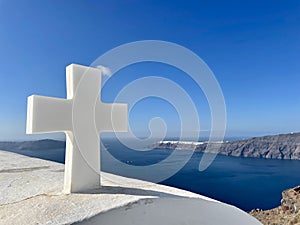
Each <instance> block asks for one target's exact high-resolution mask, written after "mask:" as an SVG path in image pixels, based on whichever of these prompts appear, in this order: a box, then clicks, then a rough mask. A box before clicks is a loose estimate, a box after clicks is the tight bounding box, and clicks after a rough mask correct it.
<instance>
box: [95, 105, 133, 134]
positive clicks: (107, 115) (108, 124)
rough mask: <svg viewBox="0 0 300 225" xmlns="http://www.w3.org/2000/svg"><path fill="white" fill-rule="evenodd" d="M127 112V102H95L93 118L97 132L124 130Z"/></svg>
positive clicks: (125, 128) (125, 129)
mask: <svg viewBox="0 0 300 225" xmlns="http://www.w3.org/2000/svg"><path fill="white" fill-rule="evenodd" d="M127 114H128V112H127V104H120V103H113V104H108V103H103V102H101V103H100V104H97V105H96V109H95V118H96V124H97V130H98V132H126V131H127V129H128V128H127V127H128V125H127V121H128V119H127V117H128V115H127Z"/></svg>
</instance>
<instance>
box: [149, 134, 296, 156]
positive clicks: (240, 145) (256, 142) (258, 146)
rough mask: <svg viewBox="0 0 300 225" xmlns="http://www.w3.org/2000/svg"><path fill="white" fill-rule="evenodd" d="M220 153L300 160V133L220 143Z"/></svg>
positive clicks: (173, 145)
mask: <svg viewBox="0 0 300 225" xmlns="http://www.w3.org/2000/svg"><path fill="white" fill-rule="evenodd" d="M219 145H220V148H219V150H218V153H219V154H222V155H228V156H238V157H255V158H267V159H297V160H300V133H290V134H280V135H270V136H264V137H255V138H250V139H246V140H238V141H232V142H224V143H222V144H219ZM154 147H157V148H167V149H185V150H194V151H197V152H204V151H206V147H207V143H199V142H194V143H186V142H185V143H181V142H174V141H173V142H170V143H169V142H168V141H164V142H160V143H158V144H157V145H156V146H154Z"/></svg>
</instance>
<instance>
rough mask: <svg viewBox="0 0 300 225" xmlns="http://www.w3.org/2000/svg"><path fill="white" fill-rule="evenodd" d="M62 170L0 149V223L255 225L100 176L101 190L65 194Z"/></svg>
mask: <svg viewBox="0 0 300 225" xmlns="http://www.w3.org/2000/svg"><path fill="white" fill-rule="evenodd" d="M63 172H64V165H63V164H59V163H55V162H50V161H45V160H41V159H35V158H30V157H26V156H22V155H18V154H14V153H10V152H5V151H0V193H1V194H0V224H70V223H75V222H77V223H81V222H82V221H84V223H85V224H99V223H100V222H101V221H102V222H101V223H100V224H115V223H116V222H117V221H119V222H120V223H122V224H139V223H140V222H141V219H142V220H143V224H159V223H158V221H157V218H156V220H155V219H154V218H153V216H154V215H155V217H157V216H161V217H162V218H160V219H161V220H162V221H161V224H164V223H166V224H179V223H181V222H182V221H188V219H192V220H191V221H194V222H197V224H199V221H200V220H199V218H202V220H201V221H202V222H203V221H205V219H207V220H209V221H211V220H212V219H214V220H217V218H219V222H218V223H220V222H222V224H230V225H233V224H239V225H240V224H260V223H259V222H258V221H257V220H255V219H254V218H253V217H250V216H248V215H246V213H245V212H243V211H241V210H239V209H237V208H235V207H233V206H229V205H226V204H224V203H220V202H218V201H215V200H213V199H210V198H207V197H204V196H201V195H197V194H195V193H191V192H188V191H184V190H180V189H176V188H172V187H167V186H163V185H158V184H154V183H150V182H145V181H140V180H135V179H130V178H125V177H120V176H116V175H112V174H108V173H103V172H102V173H101V176H102V185H103V186H102V187H101V188H99V189H95V190H90V191H89V192H87V193H80V194H69V195H65V194H62V192H61V190H62V189H63V176H64V173H63ZM194 207H196V208H194ZM184 209H186V212H185V211H184ZM212 209H215V210H216V212H218V211H219V212H218V215H219V216H220V217H218V216H217V217H216V216H215V212H212ZM199 210H200V211H199ZM159 212H161V213H159ZM172 212H173V213H172ZM176 212H177V213H176ZM179 212H181V213H179ZM230 212H233V213H230ZM228 213H229V214H228ZM160 214H161V215H160ZM222 214H224V215H223V216H226V217H228V218H226V219H224V218H222ZM231 214H232V215H231ZM132 215H136V216H135V219H134V218H132ZM156 215H157V216H156ZM184 215H185V216H187V218H185V217H184ZM193 216H194V217H195V218H193ZM173 217H174V218H173ZM212 217H214V218H212ZM167 218H169V219H167ZM172 218H173V219H172ZM160 219H159V220H160ZM171 219H172V220H174V221H173V222H174V223H173V222H172V223H170V222H171ZM203 219H204V220H203ZM164 220H166V221H164ZM109 221H110V222H109ZM147 221H148V222H147ZM155 221H156V222H155ZM163 221H164V222H163ZM226 221H227V222H226ZM234 221H236V222H234ZM244 221H246V223H245V222H244ZM247 221H248V222H247ZM187 224H190V223H187ZM207 224H217V222H216V223H207Z"/></svg>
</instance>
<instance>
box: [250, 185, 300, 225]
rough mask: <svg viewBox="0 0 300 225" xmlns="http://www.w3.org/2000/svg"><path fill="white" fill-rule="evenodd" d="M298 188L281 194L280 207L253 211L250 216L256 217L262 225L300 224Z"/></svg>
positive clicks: (299, 190) (299, 188) (299, 194)
mask: <svg viewBox="0 0 300 225" xmlns="http://www.w3.org/2000/svg"><path fill="white" fill-rule="evenodd" d="M299 208H300V186H298V187H295V188H291V189H288V190H285V191H283V192H282V199H281V205H280V206H279V207H277V208H274V209H270V210H265V211H263V210H260V209H254V210H252V211H251V212H250V215H252V216H254V217H256V218H257V219H258V220H259V221H261V222H262V223H263V224H264V225H269V224H270V225H271V224H272V225H273V224H280V225H291V224H300V211H299Z"/></svg>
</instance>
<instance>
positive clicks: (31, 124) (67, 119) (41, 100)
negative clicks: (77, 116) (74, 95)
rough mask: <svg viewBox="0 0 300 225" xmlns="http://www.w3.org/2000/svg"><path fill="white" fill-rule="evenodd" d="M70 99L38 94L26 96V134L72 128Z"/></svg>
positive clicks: (61, 130)
mask: <svg viewBox="0 0 300 225" xmlns="http://www.w3.org/2000/svg"><path fill="white" fill-rule="evenodd" d="M71 110H72V100H67V99H61V98H50V97H44V96H38V95H32V96H29V97H28V104H27V126H26V133H27V134H35V133H49V132H63V131H69V130H71V129H72V116H71V115H72V113H71Z"/></svg>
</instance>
